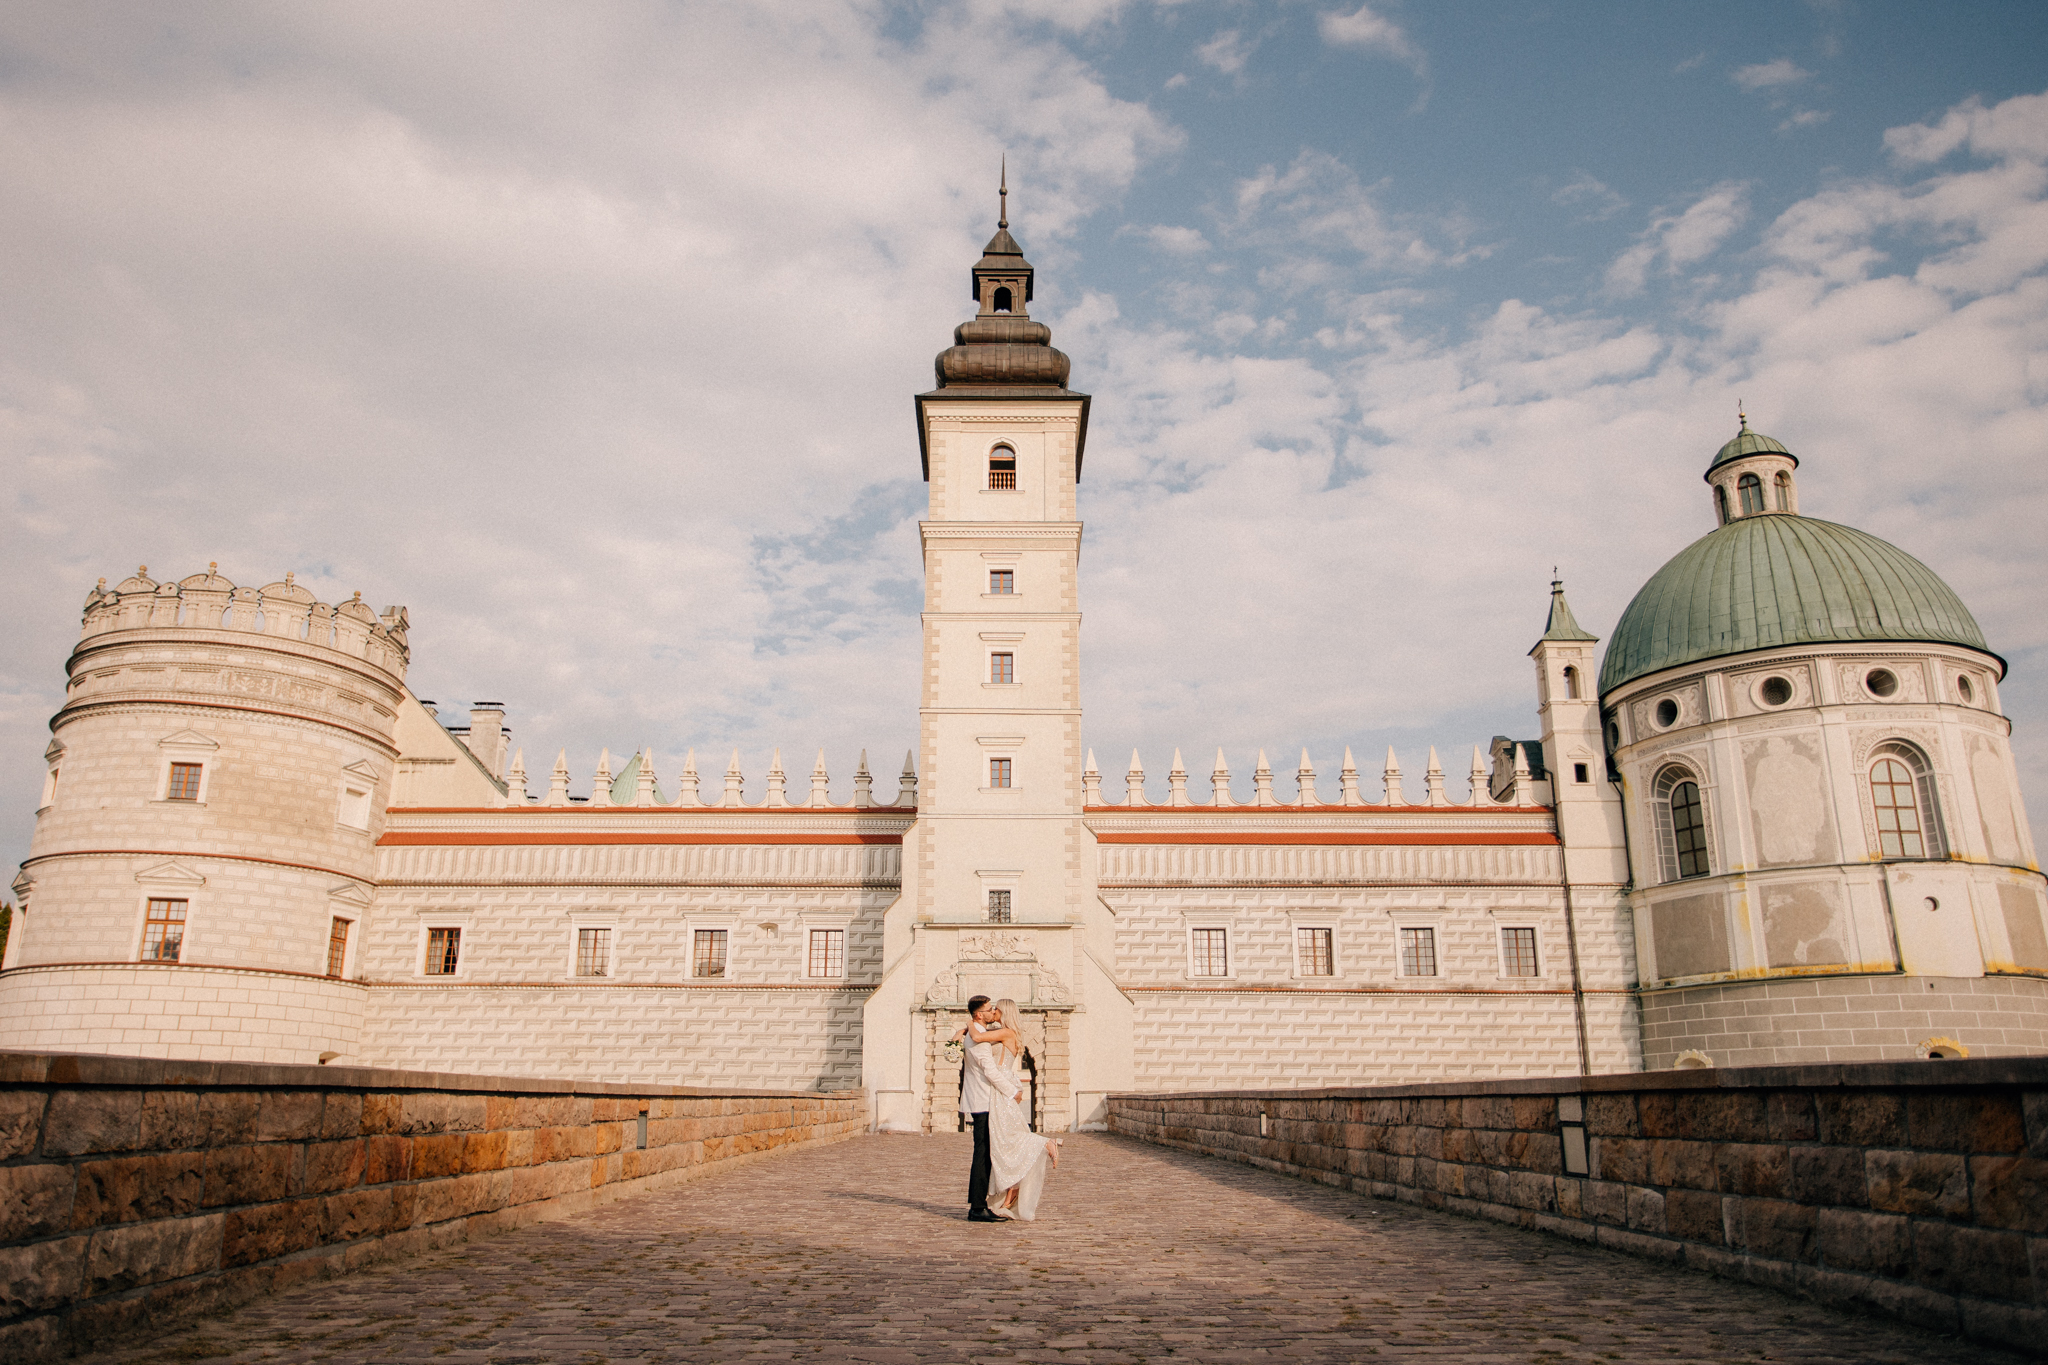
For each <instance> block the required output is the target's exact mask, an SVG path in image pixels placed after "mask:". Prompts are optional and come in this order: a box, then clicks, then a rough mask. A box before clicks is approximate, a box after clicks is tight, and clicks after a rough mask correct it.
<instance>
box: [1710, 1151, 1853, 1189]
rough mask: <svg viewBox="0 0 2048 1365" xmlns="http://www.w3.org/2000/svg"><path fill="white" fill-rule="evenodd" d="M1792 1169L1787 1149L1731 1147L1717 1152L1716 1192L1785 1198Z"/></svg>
mask: <svg viewBox="0 0 2048 1365" xmlns="http://www.w3.org/2000/svg"><path fill="white" fill-rule="evenodd" d="M1791 1165H1792V1158H1791V1153H1790V1151H1788V1150H1787V1149H1786V1148H1784V1147H1778V1146H1772V1145H1766V1144H1763V1143H1747V1142H1744V1143H1728V1144H1726V1145H1724V1146H1721V1147H1717V1148H1716V1149H1715V1150H1714V1169H1715V1175H1716V1179H1717V1180H1718V1182H1719V1183H1718V1185H1717V1186H1716V1187H1715V1188H1718V1189H1721V1190H1723V1191H1725V1192H1726V1193H1728V1194H1744V1195H1760V1196H1763V1197H1765V1198H1770V1199H1777V1198H1782V1197H1784V1196H1785V1194H1786V1186H1787V1184H1788V1183H1789V1178H1790V1176H1791ZM1859 1174H1860V1172H1859Z"/></svg>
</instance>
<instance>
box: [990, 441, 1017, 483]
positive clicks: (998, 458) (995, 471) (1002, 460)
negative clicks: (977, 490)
mask: <svg viewBox="0 0 2048 1365" xmlns="http://www.w3.org/2000/svg"><path fill="white" fill-rule="evenodd" d="M988 486H989V487H990V488H1015V487H1016V486H1017V452H1016V451H1014V450H1012V449H1010V448H1009V447H1008V446H997V447H996V448H995V449H994V450H991V451H990V452H989V453H988Z"/></svg>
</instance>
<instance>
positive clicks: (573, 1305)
mask: <svg viewBox="0 0 2048 1365" xmlns="http://www.w3.org/2000/svg"><path fill="white" fill-rule="evenodd" d="M967 1144H968V1140H967V1139H966V1138H964V1137H960V1136H956V1135H947V1136H944V1137H869V1138H863V1139H860V1140H857V1141H853V1142H846V1143H840V1144H838V1145H836V1146H832V1147H825V1148H819V1149H814V1150H809V1151H797V1152H792V1153H787V1154H783V1155H778V1156H775V1157H772V1158H770V1159H768V1160H766V1161H762V1162H758V1163H755V1164H753V1165H750V1166H746V1167H743V1168H741V1169H739V1170H735V1171H730V1172H726V1173H722V1174H719V1175H714V1176H710V1177H707V1178H705V1179H703V1180H699V1181H696V1182H693V1183H691V1184H688V1185H684V1186H680V1187H678V1188H676V1189H672V1190H669V1191H665V1192H663V1193H659V1194H654V1195H648V1196H643V1197H639V1198H632V1199H627V1200H624V1201H621V1202H620V1203H617V1204H614V1205H611V1206H609V1207H607V1208H604V1209H601V1210H598V1211H596V1212H593V1213H589V1214H585V1215H582V1216H580V1217H577V1218H573V1219H567V1220H564V1221H561V1222H555V1223H544V1224H539V1225H536V1226H533V1227H530V1228H526V1229H523V1230H521V1231H519V1232H515V1233H510V1234H507V1235H505V1236H502V1237H497V1238H493V1239H490V1240H487V1241H483V1242H479V1243H476V1244H474V1245H472V1246H468V1247H464V1248H460V1249H457V1250H452V1251H448V1252H442V1253H435V1254H431V1255H427V1256H422V1257H419V1258H417V1259H413V1260H409V1261H404V1262H400V1263H396V1264H393V1265H391V1266H387V1267H384V1268H381V1269H377V1270H372V1271H368V1272H365V1273H363V1274H359V1275H355V1276H352V1277H348V1278H344V1279H339V1280H333V1281H329V1282H326V1283H321V1284H315V1285H309V1286H305V1287H302V1288H300V1289H296V1290H293V1291H291V1292H289V1293H286V1294H282V1295H279V1296H277V1297H274V1298H268V1299H263V1300H259V1301H257V1302H254V1303H251V1304H249V1305H247V1306H245V1307H243V1308H242V1309H240V1310H239V1311H237V1312H235V1313H233V1314H231V1315H229V1316H226V1317H224V1318H220V1319H217V1320H212V1321H208V1322H206V1323H203V1324H201V1325H199V1326H197V1327H196V1328H194V1329H192V1330H190V1331H180V1332H176V1333H172V1334H169V1335H167V1336H166V1337H164V1338H163V1339H162V1340H160V1341H157V1342H154V1343H150V1344H144V1345H131V1346H127V1347H124V1348H122V1349H119V1350H114V1351H109V1352H106V1353H103V1354H100V1355H97V1356H94V1357H91V1358H90V1359H92V1360H93V1361H95V1362H99V1363H100V1365H111V1363H112V1362H116V1361H119V1362H123V1365H130V1363H132V1365H142V1362H155V1361H163V1362H172V1361H179V1362H185V1361H192V1360H195V1359H202V1358H217V1359H221V1360H224V1361H227V1362H231V1363H232V1365H242V1362H250V1363H251V1365H253V1362H258V1361H323V1362H326V1361H334V1362H352V1361H390V1360H421V1361H436V1362H446V1363H447V1365H458V1363H459V1362H470V1361H475V1362H489V1363H490V1365H543V1362H547V1363H548V1365H553V1363H554V1362H561V1363H562V1365H580V1362H585V1361H650V1362H651V1361H728V1360H778V1361H779V1360H797V1361H811V1360H815V1361H840V1360H846V1361H861V1362H871V1363H872V1365H898V1363H899V1362H900V1363H901V1365H913V1363H919V1365H921V1363H922V1362H928V1361H929V1362H950V1361H961V1362H966V1361H1015V1362H1037V1361H1062V1362H1082V1361H1088V1362H1093V1361H1116V1362H1123V1361H1174V1362H1180V1361H1201V1362H1224V1361H1233V1362H1234V1361H1251V1360H1258V1361H1269V1360H1270V1361H1290V1362H1292V1361H1355V1360H1361V1359H1365V1358H1368V1357H1379V1358H1381V1359H1385V1360H1412V1359H1427V1360H1431V1361H1439V1362H1476V1361H1544V1362H1549V1361H1579V1360H1593V1361H1603V1360H1624V1361H1684V1362H1692V1361H1744V1362H1748V1361H1758V1360H1778V1361H1806V1362H1818V1361H1858V1362H1864V1361H1900V1362H1908V1361H1911V1362H1921V1361H1970V1362H1983V1363H1984V1365H1989V1363H1990V1362H2011V1361H2014V1360H2016V1359H2018V1357H2015V1356H2012V1355H2008V1354H2006V1353H2004V1352H2001V1351H1995V1350H1990V1349H1986V1348H1981V1347H1973V1346H1970V1345H1967V1344H1965V1343H1961V1342H1957V1341H1953V1340H1949V1339H1945V1338H1941V1337H1937V1336H1933V1335H1930V1334H1927V1333H1924V1332H1920V1331H1917V1330H1915V1329H1912V1328H1908V1327H1902V1326H1898V1325H1895V1324H1892V1323H1889V1322H1886V1321H1883V1320H1879V1319H1871V1318H1862V1317H1856V1316H1852V1315H1850V1314H1846V1313H1839V1312H1835V1311H1832V1310H1829V1309H1825V1308H1820V1307H1816V1306H1814V1305H1812V1304H1809V1303H1805V1302H1801V1301H1798V1300H1793V1299H1789V1298H1783V1297H1780V1296H1778V1295H1776V1294H1774V1293H1771V1292H1769V1291H1766V1290H1761V1289H1752V1288H1749V1287H1747V1286H1741V1285H1734V1284H1730V1283H1727V1282H1724V1281H1720V1280H1715V1279H1711V1278H1709V1277H1707V1276H1704V1275H1700V1274H1695V1273H1690V1272H1685V1271H1678V1270H1672V1269H1667V1268H1664V1267H1661V1266H1655V1265H1648V1264H1645V1263H1643V1262H1639V1261H1635V1260H1632V1259H1629V1258H1627V1257H1623V1256H1620V1255H1617V1254H1614V1253H1611V1252H1605V1251H1599V1250H1593V1249H1587V1248H1582V1247H1579V1246H1577V1245H1576V1244H1573V1243H1568V1242H1564V1241H1560V1240H1557V1239H1554V1238H1549V1237H1545V1236H1542V1235H1540V1234H1536V1233H1526V1232H1521V1231H1518V1230H1516V1229H1511V1228H1505V1227H1499V1226H1496V1225H1493V1224H1489V1223H1479V1222H1472V1221H1468V1220H1466V1219H1462V1218H1457V1217H1453V1216H1451V1215H1448V1214H1436V1213H1429V1212H1426V1211H1422V1210H1416V1209H1410V1208H1408V1207H1406V1206H1405V1205H1396V1204H1386V1203H1380V1202H1377V1201H1374V1200H1371V1199H1367V1198H1364V1197H1361V1196H1358V1195H1353V1194H1348V1193H1344V1192H1341V1191H1336V1190H1329V1189H1324V1188H1322V1187H1320V1186H1314V1185H1308V1184H1304V1183H1301V1182H1298V1181H1294V1180H1289V1179H1287V1178H1285V1177H1282V1176H1276V1175H1269V1174H1267V1173H1265V1172H1262V1171H1256V1170H1252V1169H1250V1168H1247V1167H1244V1166H1237V1165H1232V1164H1229V1163H1226V1162H1221V1161H1215V1160H1211V1159H1207V1158H1203V1157H1197V1156H1188V1155H1183V1154H1181V1153H1178V1152H1173V1151H1168V1150H1164V1149H1160V1148H1155V1147H1147V1146H1143V1145H1141V1144H1139V1143H1136V1142H1132V1141H1128V1140H1123V1139H1118V1138H1109V1137H1095V1136H1083V1135H1076V1136H1070V1137H1069V1138H1068V1139H1067V1146H1066V1153H1065V1158H1064V1160H1063V1162H1062V1164H1061V1167H1060V1170H1059V1171H1058V1172H1057V1173H1055V1174H1054V1175H1053V1177H1052V1181H1051V1184H1050V1186H1049V1188H1048V1190H1047V1194H1046V1198H1045V1202H1044V1204H1043V1205H1042V1206H1041V1208H1040V1221H1039V1222H1037V1223H1035V1224H1031V1225H996V1226H989V1225H981V1224H971V1223H967V1222H965V1221H964V1220H963V1219H962V1217H961V1215H962V1213H963V1210H962V1208H961V1207H960V1206H961V1204H962V1203H963V1202H964V1197H965V1196H964V1187H965V1183H966V1174H967V1161H968V1154H969V1147H968V1145H967Z"/></svg>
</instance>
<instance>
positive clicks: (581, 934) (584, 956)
mask: <svg viewBox="0 0 2048 1365" xmlns="http://www.w3.org/2000/svg"><path fill="white" fill-rule="evenodd" d="M611 974H612V931H611V930H609V929H578V930H577V931H576V975H578V976H610V975H611Z"/></svg>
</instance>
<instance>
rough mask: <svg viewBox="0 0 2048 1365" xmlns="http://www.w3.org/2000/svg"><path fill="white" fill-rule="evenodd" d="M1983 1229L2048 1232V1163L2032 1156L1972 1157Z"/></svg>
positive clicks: (1973, 1181) (1977, 1203) (1974, 1184)
mask: <svg viewBox="0 0 2048 1365" xmlns="http://www.w3.org/2000/svg"><path fill="white" fill-rule="evenodd" d="M1970 1181H1971V1184H1972V1185H1973V1186H1974V1187H1975V1195H1976V1213H1977V1217H1976V1222H1977V1224H1978V1225H1979V1226H1980V1227H1990V1228H2010V1229H2013V1230H2014V1231H2017V1232H2048V1161H2044V1160H2042V1159H2041V1158H2039V1157H2032V1156H1975V1157H1971V1158H1970Z"/></svg>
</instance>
